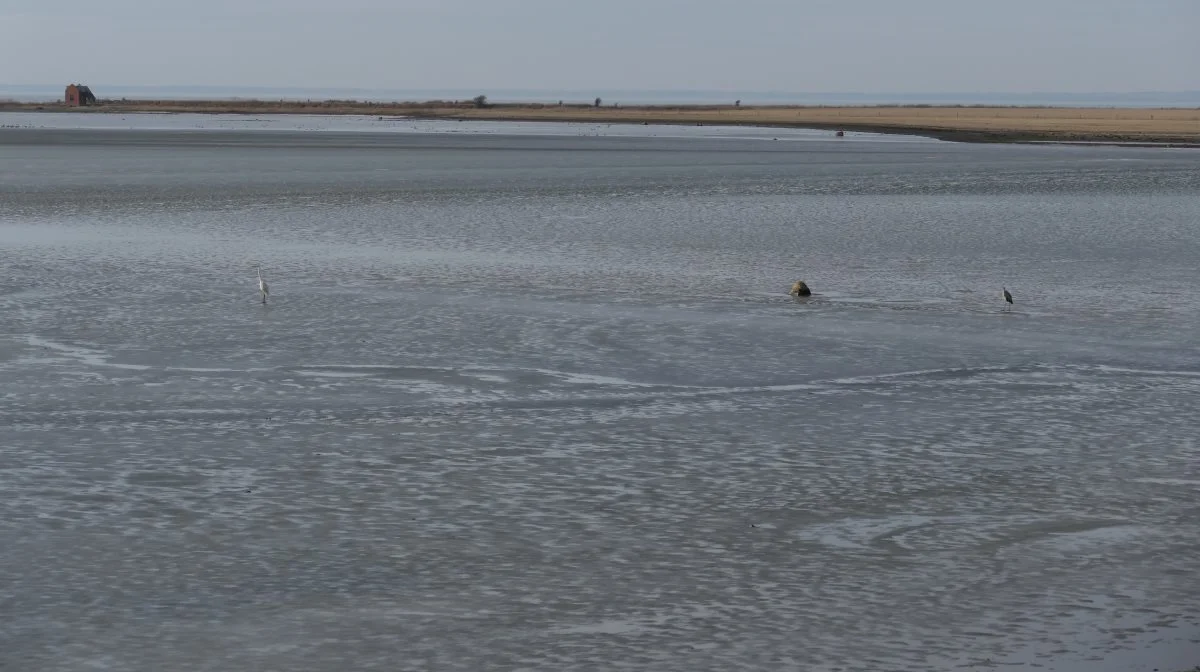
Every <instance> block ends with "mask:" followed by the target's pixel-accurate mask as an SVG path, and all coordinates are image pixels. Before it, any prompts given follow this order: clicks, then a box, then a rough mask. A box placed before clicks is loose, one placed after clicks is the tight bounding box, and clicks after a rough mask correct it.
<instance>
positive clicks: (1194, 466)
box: [0, 114, 1200, 671]
mask: <svg viewBox="0 0 1200 672" xmlns="http://www.w3.org/2000/svg"><path fill="white" fill-rule="evenodd" d="M113 119H114V118H113V117H105V118H101V117H98V116H96V115H69V116H68V115H45V116H38V115H14V114H9V115H0V125H3V126H27V127H30V126H45V125H48V123H49V124H52V125H57V126H60V127H67V126H76V127H84V126H88V125H91V126H97V125H107V126H111V127H112V128H107V129H105V128H97V127H93V128H77V129H76V130H71V129H68V128H58V129H45V128H43V129H37V128H23V129H22V128H16V129H14V128H6V129H0V492H2V493H3V497H2V498H0V669H3V670H6V671H7V670H10V669H11V670H84V669H112V670H163V669H177V670H185V669H186V670H230V669H262V670H267V669H270V670H322V671H332V670H342V669H359V670H368V669H370V670H375V669H378V670H395V669H428V670H451V669H453V670H483V669H496V670H515V669H525V670H585V669H586V670H596V669H636V670H688V671H694V670H714V671H716V670H722V671H723V670H835V669H841V670H931V669H933V670H940V669H947V670H949V669H971V667H972V665H974V666H976V667H977V668H978V669H987V665H988V661H990V662H991V663H1021V664H1024V665H1026V666H1032V665H1033V664H1039V665H1043V666H1044V667H1042V668H1041V669H1051V670H1053V669H1057V670H1084V669H1086V670H1142V669H1145V670H1150V669H1152V668H1155V667H1158V668H1161V669H1163V670H1170V669H1176V668H1182V667H1185V666H1187V665H1195V664H1196V663H1197V662H1200V644H1198V643H1196V640H1197V639H1200V577H1197V573H1196V572H1197V571H1198V567H1200V523H1198V520H1200V462H1198V459H1200V448H1198V447H1197V439H1196V437H1197V436H1198V435H1200V420H1198V418H1200V351H1198V349H1197V338H1198V337H1197V334H1198V333H1200V298H1197V294H1196V292H1195V286H1196V283H1197V279H1198V277H1197V276H1198V271H1197V262H1198V261H1200V153H1198V152H1195V151H1188V150H1144V149H1118V148H1101V147H1011V146H1010V147H1006V146H974V145H956V144H948V143H940V142H936V141H931V140H923V139H916V138H895V137H893V138H880V137H877V136H870V135H854V134H852V135H851V136H850V137H847V138H844V139H841V140H835V139H833V138H831V137H830V136H829V134H828V133H823V132H804V131H780V130H770V129H757V130H756V129H719V128H696V127H692V128H675V129H672V128H666V127H631V128H619V127H612V128H608V127H603V126H579V127H576V126H566V125H559V126H546V125H537V124H531V125H520V124H517V125H496V124H482V123H476V124H455V123H446V124H432V123H422V124H416V123H407V122H387V123H388V124H390V125H389V126H387V127H384V128H381V126H380V124H378V123H377V122H375V121H373V120H370V119H356V120H344V119H343V120H334V121H330V120H320V119H313V118H309V119H293V120H290V121H278V120H277V121H269V120H266V121H264V120H262V119H257V120H255V119H238V118H207V119H203V120H197V119H189V118H184V117H174V118H172V117H151V116H142V115H139V116H138V117H136V118H127V119H125V120H124V121H123V122H122V124H123V127H124V128H125V129H128V128H129V127H131V126H132V127H136V126H145V127H147V128H149V127H156V128H157V130H121V127H122V124H117V123H115V122H114V121H113ZM98 120H99V121H98ZM264 126H265V127H267V128H268V129H274V130H261V129H262V128H263V127H264ZM196 127H200V128H196ZM205 129H207V130H205ZM775 138H777V139H775ZM255 263H261V264H262V265H263V269H264V274H265V276H266V278H267V280H268V281H269V282H270V284H271V301H270V303H269V304H268V305H267V306H266V307H264V306H262V305H261V304H260V303H259V300H258V296H257V295H256V284H255V283H256V279H255V271H254V267H253V265H254V264H255ZM799 278H803V279H805V280H807V281H808V283H809V284H810V285H811V286H812V287H813V288H814V291H815V295H814V296H813V297H812V298H811V299H810V300H808V301H806V302H804V303H797V302H794V301H792V300H791V299H790V298H789V297H788V295H787V290H788V287H789V286H790V285H791V283H792V282H793V281H794V280H796V279H799ZM1001 286H1006V287H1008V289H1009V290H1010V291H1011V292H1012V293H1013V294H1014V296H1015V298H1016V305H1015V307H1013V308H1012V309H1011V310H1006V305H1005V304H1004V302H1003V301H1002V300H1001V299H1000V288H1001ZM1089 660H1090V661H1099V662H1094V663H1088V662H1087V661H1089ZM962 665H966V667H965V668H961V667H958V666H962ZM1010 669H1011V668H1010Z"/></svg>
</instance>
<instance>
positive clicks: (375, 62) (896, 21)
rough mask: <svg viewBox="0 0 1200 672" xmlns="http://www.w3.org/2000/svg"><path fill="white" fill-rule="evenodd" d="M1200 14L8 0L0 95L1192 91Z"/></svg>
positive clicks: (313, 0) (507, 2)
mask: <svg viewBox="0 0 1200 672" xmlns="http://www.w3.org/2000/svg"><path fill="white" fill-rule="evenodd" d="M1198 29H1200V2H1196V0H1139V1H1138V2H1131V1H1130V0H1007V1H1006V2H988V3H980V2H963V1H962V0H907V1H905V2H896V1H895V0H807V1H804V0H741V1H740V2H736V3H731V2H724V1H718V0H637V1H634V0H608V1H607V2H586V3H585V2H564V1H563V0H396V1H390V0H337V1H334V0H253V1H246V0H241V1H234V0H207V1H204V2H197V3H183V2H163V1H158V0H156V1H153V2H152V1H151V0H108V1H106V2H94V1H92V0H6V1H5V2H4V3H3V5H2V6H0V63H3V64H4V66H5V67H4V68H3V69H2V70H0V96H2V95H10V96H11V95H14V92H15V93H16V95H26V96H28V95H42V94H41V92H43V91H44V92H46V94H45V95H59V94H60V93H61V88H62V86H63V85H65V84H66V83H68V82H72V81H80V82H84V83H87V84H89V85H91V86H92V87H93V88H94V89H96V90H97V94H98V95H100V96H101V97H106V96H113V95H130V96H136V95H140V94H138V93H137V92H138V91H142V92H147V91H155V90H157V91H159V92H160V93H161V92H163V91H167V90H174V91H176V93H175V94H174V95H183V96H187V97H192V96H195V95H203V93H202V92H203V91H205V89H202V88H195V87H212V88H210V89H208V91H209V92H213V91H221V92H223V93H224V95H255V94H261V95H266V94H271V93H272V92H274V93H275V94H278V95H279V96H280V97H296V96H295V95H290V94H288V95H285V94H284V93H281V92H286V91H291V92H292V93H293V94H296V93H298V94H299V95H300V96H301V97H303V95H304V92H306V91H307V92H310V93H312V92H332V93H336V92H337V91H344V92H345V91H358V92H360V93H364V92H365V94H364V95H357V96H356V95H350V96H347V97H360V98H362V97H380V98H395V97H398V94H397V93H396V92H411V93H415V92H425V93H437V92H444V93H454V94H460V93H461V94H462V95H465V94H466V93H467V92H478V93H485V94H489V95H490V96H492V97H493V98H504V97H505V96H504V93H505V92H508V93H509V94H511V95H510V96H509V97H512V98H538V97H544V96H546V95H550V96H553V95H555V94H561V95H570V94H574V93H576V92H577V93H578V95H579V96H581V97H587V96H589V95H590V94H591V92H593V91H595V92H597V94H596V95H602V94H603V93H604V92H611V93H615V94H616V95H620V94H621V92H625V94H626V97H627V98H628V99H629V102H637V101H635V100H633V99H634V98H637V96H638V95H644V94H638V93H637V92H658V94H656V95H657V96H658V97H663V96H664V95H666V94H669V92H699V94H697V95H699V97H700V98H705V97H720V96H722V95H724V94H730V95H736V94H739V93H743V92H750V93H751V94H754V93H756V92H757V93H760V94H764V95H765V96H767V97H769V96H771V95H777V94H781V93H782V94H787V93H813V92H863V93H865V94H869V95H868V96H867V98H871V97H875V98H879V97H883V98H885V99H886V98H896V96H897V95H898V94H912V93H919V92H938V93H939V94H942V95H946V96H948V98H954V97H955V95H956V94H957V95H958V96H959V97H962V95H964V94H969V96H968V97H970V96H976V97H981V96H982V97H987V96H988V95H995V94H1007V95H1008V97H1010V98H1011V97H1012V96H1024V97H1029V94H1030V93H1037V92H1055V93H1059V94H1078V93H1091V92H1104V93H1127V92H1180V91H1193V92H1195V91H1200V68H1197V65H1198V64H1200V39H1198V38H1197V37H1196V35H1197V33H1198ZM118 89H123V90H124V91H123V93H121V94H118V93H116V91H117V90H118ZM189 92H190V93H189ZM238 92H241V93H240V94H239V93H238ZM371 92H374V94H375V95H369V94H371ZM388 92H391V93H390V94H389V93H388ZM399 97H421V96H399ZM452 97H457V96H452ZM650 97H655V96H650ZM667 97H670V96H669V95H667ZM784 97H785V98H786V97H787V96H784ZM793 97H795V96H793ZM1034 97H1035V98H1036V96H1034ZM1195 98H1196V96H1191V100H1192V102H1193V104H1194V102H1195ZM748 102H751V101H748ZM799 102H803V101H799ZM835 102H854V101H835ZM870 102H879V101H870ZM944 102H988V101H984V100H978V101H976V100H965V101H950V100H947V101H944ZM1046 102H1054V101H1046ZM1118 104H1119V103H1118ZM1164 104H1170V103H1169V101H1168V102H1167V103H1164Z"/></svg>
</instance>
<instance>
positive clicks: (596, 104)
mask: <svg viewBox="0 0 1200 672" xmlns="http://www.w3.org/2000/svg"><path fill="white" fill-rule="evenodd" d="M593 106H594V107H600V98H599V97H597V98H596V102H595V103H594V105H593Z"/></svg>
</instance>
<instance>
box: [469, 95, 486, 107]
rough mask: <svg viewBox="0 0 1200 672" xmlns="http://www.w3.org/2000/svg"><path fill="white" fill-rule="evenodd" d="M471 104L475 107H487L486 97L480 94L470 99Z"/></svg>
mask: <svg viewBox="0 0 1200 672" xmlns="http://www.w3.org/2000/svg"><path fill="white" fill-rule="evenodd" d="M471 102H472V103H475V107H487V96H485V95H482V94H480V95H478V96H475V97H474V98H472V99H471Z"/></svg>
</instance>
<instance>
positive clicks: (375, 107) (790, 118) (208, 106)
mask: <svg viewBox="0 0 1200 672" xmlns="http://www.w3.org/2000/svg"><path fill="white" fill-rule="evenodd" d="M0 111H25V112H33V111H38V112H88V113H135V112H163V113H197V114H264V115H265V114H338V115H368V116H375V117H383V118H388V117H406V118H412V119H444V120H458V119H461V120H467V119H470V120H488V121H547V122H549V121H561V122H580V123H609V124H618V123H619V124H683V125H721V126H764V127H778V128H809V129H825V130H830V131H835V130H841V131H863V132H870V133H889V134H902V135H919V136H926V137H932V138H937V139H940V140H950V141H957V142H1009V143H1011V142H1058V143H1063V142H1068V143H1076V142H1082V143H1103V144H1118V145H1119V144H1130V145H1147V144H1151V145H1156V146H1179V147H1200V108H1096V107H1053V106H1046V107H1040V106H1039V107H1033V106H994V105H962V106H954V105H919V104H914V105H879V106H873V105H862V106H828V107H826V106H814V105H795V106H783V105H770V106H740V105H630V106H615V105H603V104H601V105H585V104H562V105H554V104H540V103H489V102H486V101H479V102H472V101H427V102H364V101H352V100H325V101H296V100H280V101H271V100H125V99H122V100H101V101H99V104H97V105H94V106H87V107H68V106H66V105H63V104H62V103H25V102H0Z"/></svg>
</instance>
